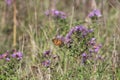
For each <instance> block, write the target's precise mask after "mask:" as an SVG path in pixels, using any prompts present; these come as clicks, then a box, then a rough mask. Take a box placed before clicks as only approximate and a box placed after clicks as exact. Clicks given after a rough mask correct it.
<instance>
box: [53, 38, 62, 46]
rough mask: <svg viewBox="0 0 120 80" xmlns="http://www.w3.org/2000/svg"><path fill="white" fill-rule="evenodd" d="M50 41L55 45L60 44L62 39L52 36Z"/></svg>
mask: <svg viewBox="0 0 120 80" xmlns="http://www.w3.org/2000/svg"><path fill="white" fill-rule="evenodd" d="M52 42H53V43H54V44H55V45H56V46H61V45H62V44H63V41H62V40H60V39H58V38H54V39H52Z"/></svg>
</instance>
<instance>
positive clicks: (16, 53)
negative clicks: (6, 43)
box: [0, 50, 23, 61]
mask: <svg viewBox="0 0 120 80" xmlns="http://www.w3.org/2000/svg"><path fill="white" fill-rule="evenodd" d="M22 57H23V54H22V52H20V51H16V50H14V51H13V54H10V53H9V52H8V51H7V52H5V53H3V54H1V55H0V59H5V60H6V61H10V58H16V59H17V60H21V59H22Z"/></svg>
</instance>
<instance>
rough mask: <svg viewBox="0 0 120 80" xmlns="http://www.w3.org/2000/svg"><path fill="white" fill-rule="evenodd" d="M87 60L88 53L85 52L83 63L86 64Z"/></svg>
mask: <svg viewBox="0 0 120 80" xmlns="http://www.w3.org/2000/svg"><path fill="white" fill-rule="evenodd" d="M86 60H87V54H86V53H83V54H82V63H83V64H85V63H86Z"/></svg>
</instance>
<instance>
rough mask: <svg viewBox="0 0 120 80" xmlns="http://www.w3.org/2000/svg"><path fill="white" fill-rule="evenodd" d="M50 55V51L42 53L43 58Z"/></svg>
mask: <svg viewBox="0 0 120 80" xmlns="http://www.w3.org/2000/svg"><path fill="white" fill-rule="evenodd" d="M50 53H51V51H50V50H47V51H45V52H44V53H43V56H45V57H46V56H49V55H50Z"/></svg>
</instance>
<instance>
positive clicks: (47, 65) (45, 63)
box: [42, 60, 50, 67]
mask: <svg viewBox="0 0 120 80" xmlns="http://www.w3.org/2000/svg"><path fill="white" fill-rule="evenodd" d="M42 65H43V66H45V67H49V66H50V60H45V61H43V62H42Z"/></svg>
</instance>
